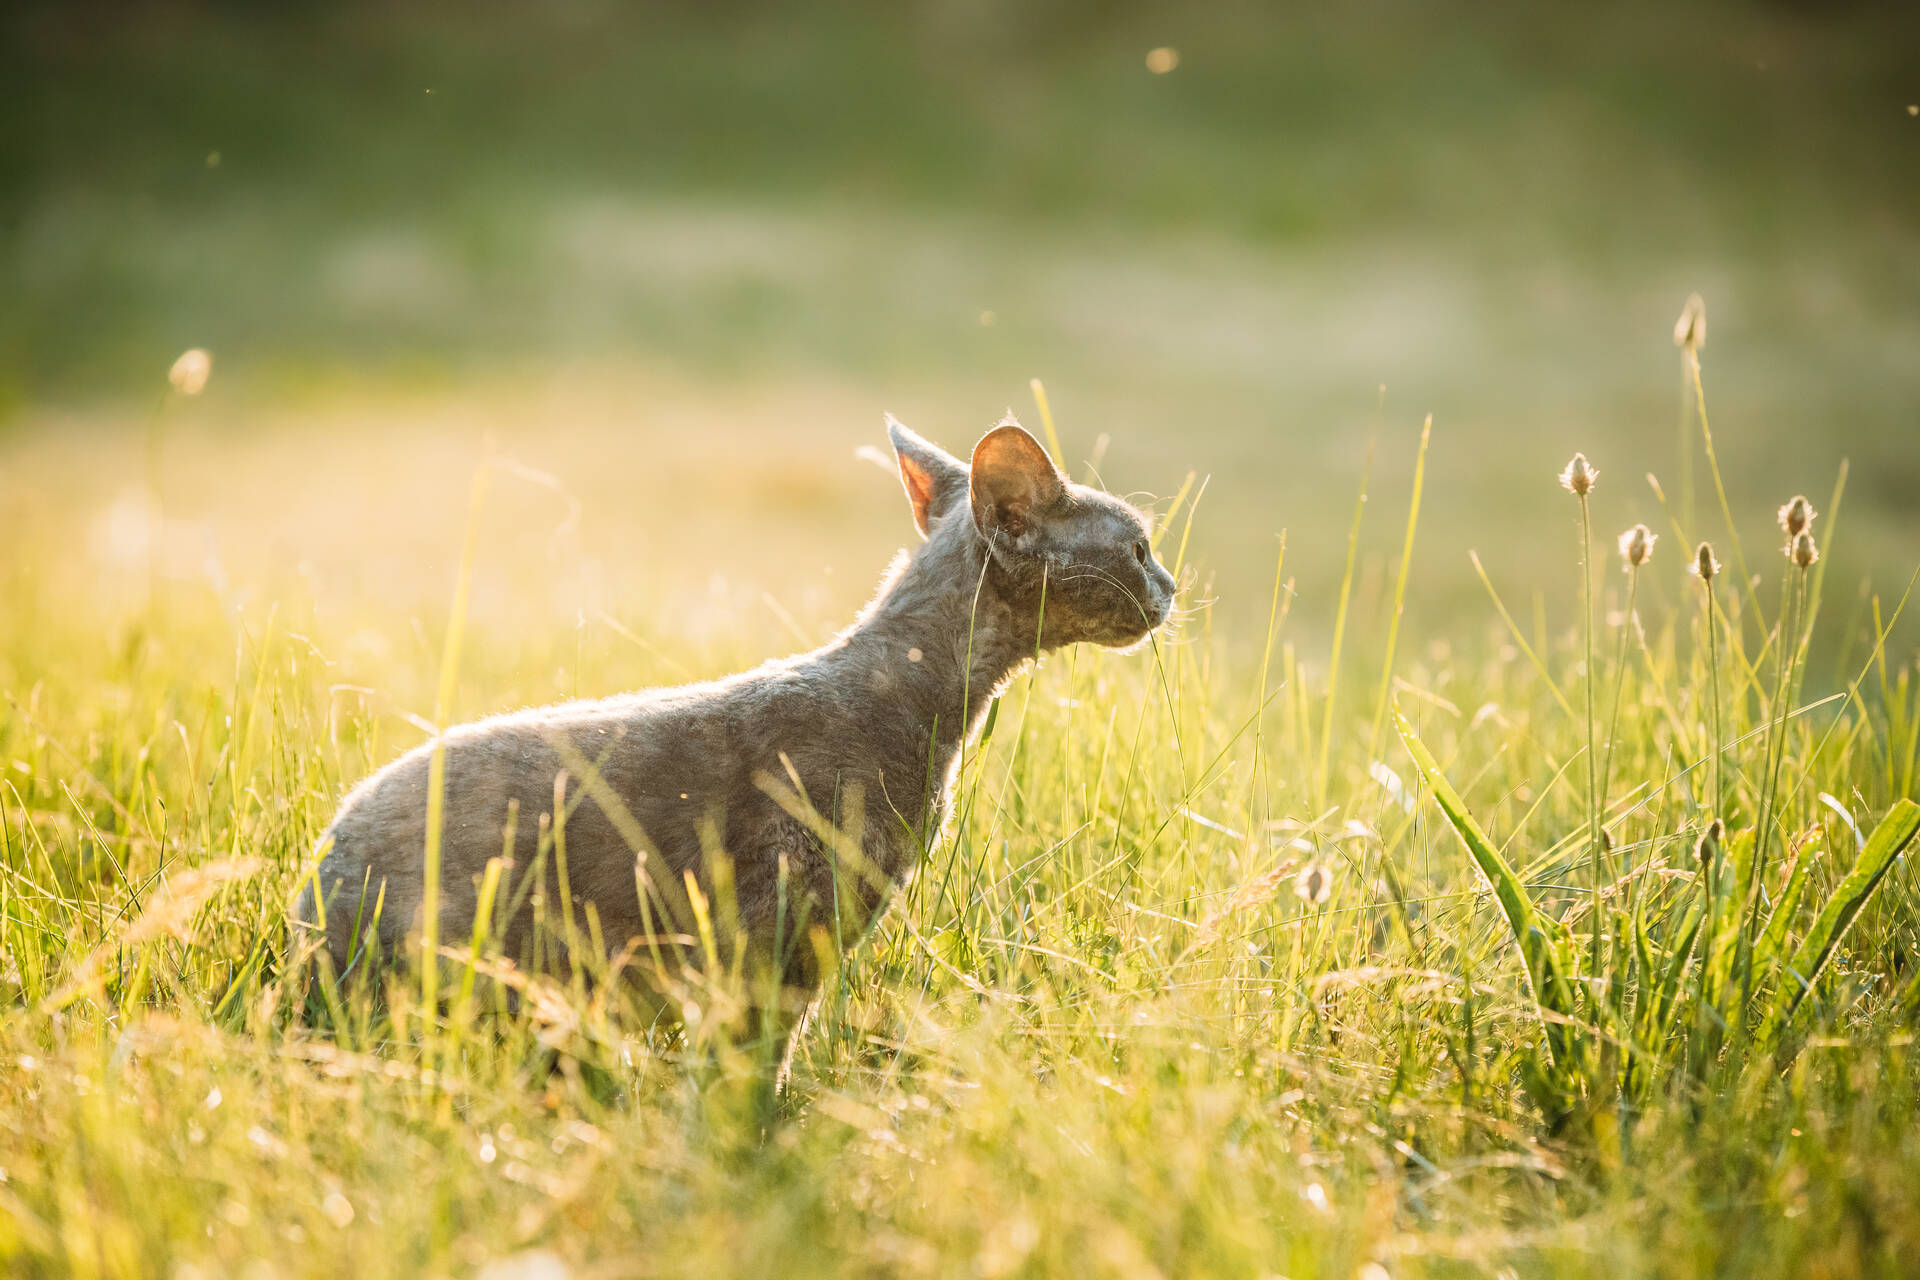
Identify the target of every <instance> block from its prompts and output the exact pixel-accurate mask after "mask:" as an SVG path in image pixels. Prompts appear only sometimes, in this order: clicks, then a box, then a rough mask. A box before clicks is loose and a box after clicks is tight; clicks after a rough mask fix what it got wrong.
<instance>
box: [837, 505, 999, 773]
mask: <svg viewBox="0 0 1920 1280" xmlns="http://www.w3.org/2000/svg"><path fill="white" fill-rule="evenodd" d="M1035 622H1036V619H1033V618H1030V617H1026V616H1025V615H1024V613H1023V611H1022V610H1020V609H1019V608H1017V607H1016V606H1015V605H1014V604H1012V603H1011V602H1009V600H1008V599H1007V597H1006V595H1005V594H1004V593H1003V591H1002V590H1001V588H1000V584H999V581H998V575H997V574H995V573H994V572H992V570H991V569H990V567H989V564H988V558H987V549H986V545H985V544H984V543H983V542H982V541H981V539H980V537H979V535H978V534H977V533H976V532H975V531H974V529H973V527H972V525H971V523H969V522H968V521H967V516H966V512H965V511H964V510H963V511H961V512H957V513H955V514H954V515H953V516H950V517H948V518H947V519H946V520H944V521H942V522H940V523H939V524H938V525H936V526H935V528H934V530H933V533H932V535H931V536H930V537H929V538H928V540H927V541H926V542H925V543H923V544H921V546H919V547H918V548H916V549H915V550H914V552H913V553H912V554H911V555H910V556H908V557H907V558H906V560H905V563H904V564H901V563H897V562H896V566H895V568H894V569H893V570H892V571H891V572H890V573H889V575H888V577H887V578H886V580H885V581H883V582H882V584H881V588H880V592H879V594H878V595H877V596H876V597H875V599H874V601H873V603H872V604H870V605H868V606H867V608H866V610H865V611H864V612H863V613H862V614H861V615H860V617H859V619H858V620H857V621H856V622H855V623H854V625H853V626H852V627H851V628H849V629H848V631H847V632H846V633H845V634H844V635H843V636H842V637H841V639H840V640H839V641H838V642H837V644H836V645H835V646H833V647H834V648H837V649H839V651H840V653H839V663H840V664H845V665H844V667H843V670H844V673H845V675H846V677H847V678H848V681H849V686H850V687H855V688H857V689H858V690H859V694H858V696H859V697H860V698H861V700H862V701H863V702H865V703H867V705H868V706H870V707H871V708H872V711H873V713H874V714H876V715H885V716H889V717H898V718H899V719H898V721H896V723H899V724H900V727H902V728H907V727H909V726H911V727H912V728H913V729H914V730H915V732H913V734H912V738H913V739H914V740H916V742H917V744H918V749H919V750H920V751H922V752H925V753H926V754H925V755H924V756H922V757H921V759H920V761H919V767H920V769H922V770H925V769H927V768H929V767H931V768H932V770H933V771H934V778H935V782H936V784H937V783H939V782H941V781H943V780H944V776H945V774H946V772H947V770H948V767H949V766H950V765H951V764H952V762H953V760H954V758H955V757H956V756H957V754H958V752H959V750H960V748H961V746H962V744H963V743H964V742H965V741H966V740H967V739H968V738H969V737H971V736H972V734H973V733H974V731H975V730H976V729H978V728H979V726H980V723H981V720H982V719H983V718H984V716H985V714H986V710H987V708H988V706H989V705H990V704H991V703H992V701H993V698H994V697H995V695H997V694H998V693H999V692H1000V689H1001V687H1002V686H1003V685H1004V684H1005V683H1006V681H1007V680H1008V678H1009V677H1010V676H1012V675H1013V674H1014V673H1015V672H1016V671H1018V670H1019V669H1020V667H1022V666H1023V665H1024V664H1025V663H1026V661H1027V660H1028V659H1030V658H1032V657H1033V656H1034V653H1035V650H1036V636H1035V630H1036V627H1035ZM930 798H931V797H928V799H930Z"/></svg>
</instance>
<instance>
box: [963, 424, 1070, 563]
mask: <svg viewBox="0 0 1920 1280" xmlns="http://www.w3.org/2000/svg"><path fill="white" fill-rule="evenodd" d="M969 489H970V491H971V494H972V498H973V522H974V524H975V525H976V526H978V527H979V530H980V533H981V536H983V537H985V538H986V539H987V541H988V542H992V541H993V540H994V536H995V535H996V534H1004V535H1006V536H1007V537H1009V538H1018V537H1020V535H1022V534H1024V533H1026V532H1027V530H1029V529H1031V528H1032V527H1033V526H1034V525H1035V524H1036V523H1037V522H1039V521H1040V520H1042V519H1044V518H1045V517H1046V514H1047V512H1048V511H1049V510H1051V509H1052V507H1053V506H1054V504H1055V503H1057V502H1059V501H1060V499H1061V497H1062V496H1063V495H1064V494H1065V493H1066V491H1067V479H1066V477H1065V476H1063V475H1061V474H1060V469H1059V468H1058V467H1056V466H1054V465H1053V459H1052V458H1049V457H1048V456H1047V451H1046V450H1045V449H1043V448H1041V446H1040V442H1039V441H1038V440H1035V439H1034V438H1033V437H1032V436H1030V435H1028V434H1027V430H1026V428H1025V427H1022V426H1021V425H1020V424H1019V423H1018V422H1016V421H1014V418H1013V415H1012V414H1008V415H1007V416H1006V418H1005V419H1004V420H1003V421H1002V422H1001V423H1000V425H999V426H997V427H995V428H994V429H993V430H991V431H989V432H987V434H986V435H984V436H982V437H980V443H979V444H976V445H975V446H973V470H972V475H971V477H970V484H969Z"/></svg>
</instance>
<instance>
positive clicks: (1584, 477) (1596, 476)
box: [1560, 453, 1600, 498]
mask: <svg viewBox="0 0 1920 1280" xmlns="http://www.w3.org/2000/svg"><path fill="white" fill-rule="evenodd" d="M1599 481H1600V471H1599V469H1598V468H1596V467H1594V466H1592V465H1591V464H1590V463H1588V461H1587V455H1586V454H1584V453H1576V454H1574V455H1573V461H1572V462H1569V463H1568V464H1567V469H1566V470H1565V471H1562V472H1561V473H1560V487H1561V488H1562V489H1565V490H1566V491H1567V492H1568V493H1571V494H1574V495H1576V496H1578V497H1582V498H1584V497H1586V496H1587V495H1588V494H1589V493H1592V492H1593V486H1594V485H1595V484H1597V483H1599Z"/></svg>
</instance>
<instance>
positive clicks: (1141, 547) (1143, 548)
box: [1133, 538, 1149, 569]
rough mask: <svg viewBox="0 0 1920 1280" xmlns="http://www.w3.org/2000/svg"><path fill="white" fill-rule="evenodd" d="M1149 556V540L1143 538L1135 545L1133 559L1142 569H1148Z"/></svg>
mask: <svg viewBox="0 0 1920 1280" xmlns="http://www.w3.org/2000/svg"><path fill="white" fill-rule="evenodd" d="M1148 554H1149V553H1148V549H1147V540H1146V539H1145V538H1142V539H1140V541H1138V542H1136V543H1134V544H1133V558H1134V559H1135V560H1138V561H1139V562H1140V567H1141V568H1142V569H1144V568H1146V567H1147V556H1148Z"/></svg>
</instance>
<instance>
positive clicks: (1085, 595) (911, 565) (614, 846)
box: [293, 416, 1174, 1007]
mask: <svg viewBox="0 0 1920 1280" xmlns="http://www.w3.org/2000/svg"><path fill="white" fill-rule="evenodd" d="M888 433H889V435H890V436H891V438H892V441H893V447H894V453H895V457H896V460H897V461H898V463H899V468H900V479H901V482H902V484H904V485H905V487H906V491H907V498H908V501H909V502H910V503H911V504H912V508H913V520H914V523H915V524H916V525H917V526H918V527H919V530H920V532H921V533H922V534H923V535H925V539H926V540H925V542H923V543H922V544H921V545H920V546H919V547H918V548H917V549H916V550H914V551H913V552H911V553H904V552H903V553H902V554H901V556H900V557H899V558H897V559H896V560H895V562H894V564H893V566H892V568H891V569H890V570H889V571H888V573H887V576H886V578H885V579H884V580H883V581H882V583H881V585H880V591H879V594H878V595H877V596H876V597H875V599H874V601H873V603H872V604H870V605H868V606H867V608H866V610H865V612H863V613H862V614H861V615H860V617H859V619H858V620H857V621H856V622H855V623H854V624H853V625H852V626H851V627H849V628H848V629H847V630H846V631H845V632H843V633H842V634H841V635H840V636H839V637H838V638H836V639H834V640H833V641H831V642H829V643H828V644H826V645H824V646H823V647H821V648H819V649H816V650H814V651H813V652H812V653H806V654H801V655H799V656H797V657H792V658H785V659H781V660H779V661H775V662H769V663H767V664H766V665H764V666H762V667H760V668H758V669H756V670H753V671H748V672H744V673H742V674H740V675H736V676H729V677H727V678H726V679H723V680H716V681H713V682H711V683H708V684H695V685H687V686H684V687H681V688H675V689H657V690H650V691H647V692H642V693H632V694H623V695H620V696H616V697H611V698H604V699H601V700H598V701H590V702H567V703H561V704H559V705H557V706H550V707H540V708H536V709H533V710H529V711H519V712H514V713H511V714H508V715H500V716H494V717H492V718H490V719H486V720H481V721H479V722H477V723H474V724H468V725H462V726H459V727H457V728H454V729H450V730H448V731H447V733H446V734H445V736H444V739H443V741H444V746H445V752H444V770H445V777H444V791H443V793H442V794H443V795H444V806H443V820H442V824H441V829H442V836H441V849H440V868H441V874H440V891H439V894H438V920H439V930H438V936H439V937H440V938H441V939H442V940H444V941H445V942H447V943H449V944H454V945H464V943H465V942H466V940H467V939H468V938H469V937H470V936H471V935H472V932H473V928H474V918H475V916H476V914H478V913H479V911H480V902H481V898H482V889H481V886H482V884H483V882H485V880H486V878H487V872H488V863H489V860H490V859H495V858H499V859H501V869H504V870H505V873H506V874H505V876H504V877H502V876H501V875H500V870H496V871H495V872H494V877H495V885H496V886H497V890H498V891H497V893H495V894H494V895H493V902H492V905H491V906H490V908H489V909H488V913H487V914H488V915H489V917H490V919H489V921H488V925H489V929H490V933H491V935H492V937H494V938H495V939H497V940H498V941H499V942H500V943H501V944H502V945H503V947H504V949H505V952H506V954H507V955H508V956H510V957H513V958H515V959H517V960H518V961H519V962H520V963H521V964H522V965H523V966H533V967H540V968H546V969H552V968H554V967H555V966H556V965H564V964H566V962H567V961H568V960H569V959H570V958H571V959H574V960H579V959H581V958H582V957H591V960H593V961H598V962H599V964H600V965H601V967H602V968H603V969H604V968H605V966H606V963H607V959H608V958H609V957H611V956H613V955H615V954H618V953H622V951H623V948H625V955H627V956H634V955H636V954H638V955H641V956H650V957H651V959H652V962H653V963H655V964H658V963H659V962H660V959H661V956H662V954H663V952H662V948H663V947H664V948H665V951H666V952H668V953H671V954H672V955H673V956H674V957H675V959H676V960H677V961H678V962H680V963H685V964H696V965H697V964H698V963H699V957H700V954H701V951H700V948H699V947H698V946H697V945H695V939H696V937H697V935H698V932H699V923H698V913H697V912H695V911H693V910H692V909H691V903H690V898H689V893H688V890H687V888H686V883H687V878H688V873H691V876H692V879H693V881H694V883H695V884H696V885H697V886H698V892H697V894H696V895H695V896H696V897H699V898H704V899H707V900H710V902H711V904H712V907H711V910H712V914H711V915H710V916H709V920H717V921H719V922H720V923H721V924H722V925H724V927H725V931H726V932H727V933H728V934H730V935H731V937H730V938H723V939H722V941H723V943H727V942H731V943H732V944H734V945H740V946H743V947H744V948H745V950H744V952H743V954H744V955H747V956H748V957H750V959H751V961H752V964H753V965H754V966H755V968H756V969H757V970H758V971H759V972H760V973H762V974H766V975H770V976H771V978H772V980H773V981H775V982H777V983H778V984H779V986H780V987H781V988H783V989H784V995H783V997H782V999H781V1000H780V1002H779V1003H781V1004H784V1005H792V1004H798V1005H800V1006H802V1007H803V1006H804V1004H805V1002H806V1001H807V999H809V998H810V996H811V994H812V992H813V991H814V990H815V989H816V988H817V986H818V984H819V981H820V977H821V974H822V972H823V970H824V969H825V968H826V967H827V966H829V965H831V964H832V963H834V962H835V961H836V960H837V957H838V951H839V949H840V948H842V947H844V946H846V945H849V944H851V943H852V942H854V941H856V940H858V938H859V937H860V936H861V934H862V933H863V932H864V930H865V929H866V928H867V926H868V925H869V924H870V923H871V922H872V920H873V919H874V918H875V917H876V916H877V915H878V914H879V912H880V911H881V910H882V909H883V908H884V906H885V904H886V900H887V896H888V894H889V892H890V891H891V890H892V888H893V887H894V886H895V885H897V884H899V883H900V882H901V880H902V879H903V878H905V877H906V876H907V875H908V874H909V873H910V872H911V871H912V869H913V867H914V865H915V863H916V862H917V861H918V859H919V858H920V856H921V854H922V853H923V852H924V850H925V849H926V848H927V845H928V843H929V841H930V840H931V839H932V838H934V837H935V836H937V835H938V833H939V830H940V827H941V825H942V824H943V823H944V822H945V820H946V817H947V814H948V810H949V808H950V805H951V798H952V797H951V791H952V786H953V781H954V777H955V775H956V773H957V772H958V767H959V760H960V753H961V748H962V745H963V743H964V742H965V741H966V740H967V739H968V738H969V737H970V736H971V735H973V734H974V733H975V732H977V731H978V729H979V726H980V724H981V721H982V719H983V718H984V715H985V712H986V709H987V707H988V706H989V705H990V704H991V702H992V700H993V698H994V697H995V696H996V695H997V694H998V693H999V692H1000V690H1001V688H1002V687H1003V686H1004V685H1005V684H1006V683H1007V682H1008V680H1009V679H1010V678H1011V677H1012V676H1013V674H1014V673H1015V672H1017V671H1018V670H1019V669H1020V668H1021V667H1022V666H1024V665H1025V663H1026V662H1027V661H1028V660H1029V659H1030V658H1032V657H1034V656H1035V655H1036V654H1037V653H1039V652H1041V651H1044V650H1047V649H1053V648H1057V647H1059V646H1061V645H1066V644H1072V643H1075V642H1077V641H1090V642H1092V643H1094V644H1100V645H1105V646H1109V647H1122V646H1129V645H1133V644H1136V643H1138V642H1140V641H1142V640H1144V639H1145V638H1146V637H1147V635H1148V634H1149V633H1150V632H1152V631H1153V630H1154V628H1156V627H1158V626H1159V625H1160V624H1161V623H1162V622H1163V621H1165V620H1166V617H1167V614H1168V611H1169V609H1170V608H1171V606H1172V602H1173V596H1174V582H1173V579H1172V577H1171V576H1170V575H1169V574H1168V573H1167V571H1166V569H1165V568H1164V567H1162V566H1161V565H1160V563H1159V562H1158V561H1157V560H1156V559H1155V558H1154V555H1153V552H1152V549H1151V546H1150V544H1149V542H1148V524H1147V521H1146V519H1145V518H1144V517H1143V516H1142V515H1141V514H1140V512H1138V511H1136V510H1135V509H1134V508H1133V507H1131V506H1129V505H1127V504H1126V503H1124V502H1122V501H1120V500H1119V499H1117V498H1114V497H1112V496H1110V495H1109V494H1106V493H1103V492H1101V491H1099V490H1097V489H1091V488H1088V487H1087V486H1085V485H1079V484H1074V483H1072V482H1071V481H1069V480H1068V479H1067V478H1066V477H1065V476H1063V475H1061V474H1060V472H1059V470H1058V469H1056V468H1055V466H1054V464H1053V462H1052V461H1051V459H1049V458H1048V456H1047V453H1046V450H1045V449H1043V448H1042V447H1041V446H1040V445H1039V443H1038V442H1036V441H1035V440H1034V438H1033V437H1032V436H1030V435H1028V434H1027V432H1026V431H1025V430H1023V429H1022V428H1021V427H1020V425H1019V424H1018V423H1017V422H1015V421H1013V419H1012V417H1011V416H1009V417H1008V418H1007V419H1006V420H1005V421H1004V422H1002V423H1001V424H1000V425H999V426H997V427H995V428H994V429H993V430H992V431H989V432H988V433H987V434H986V435H985V436H984V437H983V438H982V439H981V440H980V442H979V443H978V444H977V445H975V446H974V450H973V458H972V462H971V465H969V464H967V463H963V462H961V461H960V460H959V459H958V458H955V457H953V456H952V455H951V454H948V453H947V452H945V451H944V450H942V449H940V448H939V447H937V446H935V445H933V444H930V443H928V442H927V441H925V440H923V439H921V438H920V437H919V436H917V435H915V434H914V433H913V432H911V431H908V430H907V429H906V428H905V427H903V426H901V425H900V424H899V423H897V422H894V421H893V420H892V419H888ZM433 754H434V752H433V747H432V745H431V744H428V745H426V746H422V747H419V748H416V749H415V750H413V751H410V752H408V753H407V754H406V755H404V756H402V757H401V758H400V759H398V760H396V761H394V762H393V763H392V764H390V765H388V766H387V767H386V768H384V769H382V770H380V771H379V772H378V773H376V774H374V775H373V776H372V777H370V778H368V779H366V780H365V781H364V782H362V783H361V784H360V785H359V786H358V787H356V788H354V790H353V792H352V794H350V795H349V796H348V797H347V799H346V802H345V803H344V804H343V805H342V806H341V808H340V812H339V814H338V816H336V817H335V818H334V820H333V823H332V825H331V826H329V827H328V828H327V831H326V833H325V834H324V835H323V836H322V837H321V841H320V851H321V858H320V862H319V865H318V867H317V868H315V869H314V870H313V871H312V872H311V873H310V874H309V875H308V876H307V877H306V880H305V884H304V887H303V889H302V891H301V892H300V894H299V896H298V899H297V900H296V902H295V903H294V906H293V913H294V918H295V922H296V927H297V928H298V929H300V930H303V931H306V932H308V933H309V934H312V935H318V936H319V937H320V938H321V939H322V940H323V942H324V945H325V948H326V951H327V952H328V954H329V955H330V956H331V958H332V962H333V964H334V966H335V967H336V969H338V970H345V969H346V968H347V967H348V966H349V965H350V964H351V963H355V962H356V961H355V959H354V957H355V956H356V955H357V954H359V953H361V952H364V953H365V954H367V955H369V956H373V957H376V958H378V957H384V956H392V955H394V954H397V953H399V952H400V951H401V949H402V947H403V946H404V945H405V944H406V942H407V940H408V937H409V935H410V934H411V935H412V936H414V937H416V938H417V937H418V936H419V931H420V929H421V924H422V911H423V907H424V906H425V899H426V894H425V881H426V875H425V857H424V850H425V848H426V842H427V825H428V823H427V808H428V804H427V796H428V789H429V779H430V775H431V772H432V762H433ZM509 857H510V861H509ZM636 939H640V940H644V941H643V942H640V943H636V942H635V940H636ZM636 946H638V947H640V948H641V949H640V950H639V951H638V952H636V951H635V949H634V948H635V947H636Z"/></svg>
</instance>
